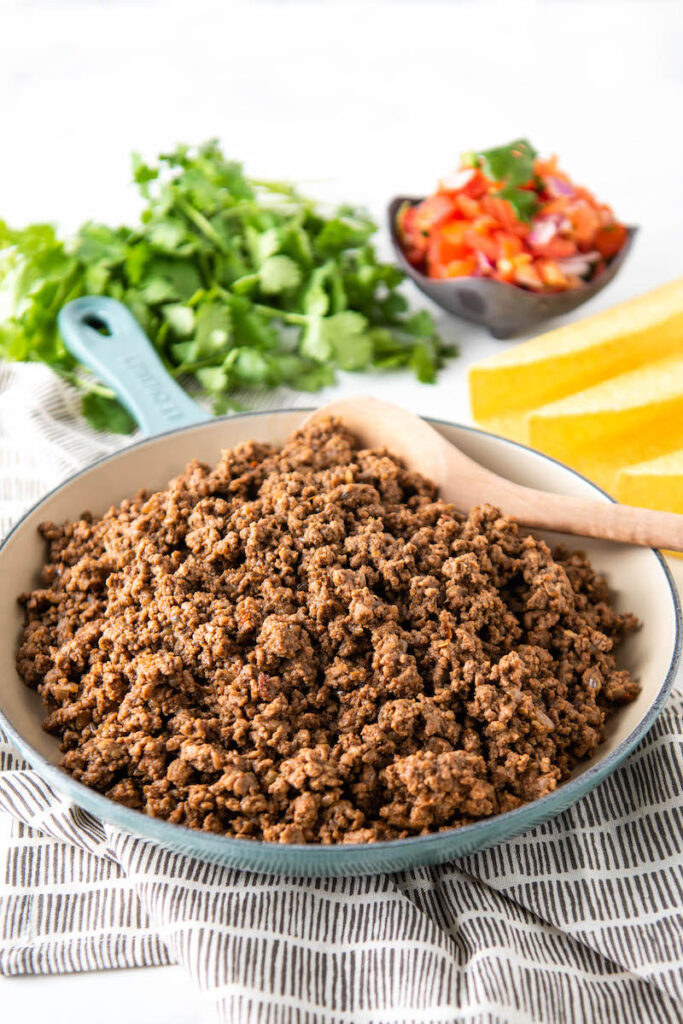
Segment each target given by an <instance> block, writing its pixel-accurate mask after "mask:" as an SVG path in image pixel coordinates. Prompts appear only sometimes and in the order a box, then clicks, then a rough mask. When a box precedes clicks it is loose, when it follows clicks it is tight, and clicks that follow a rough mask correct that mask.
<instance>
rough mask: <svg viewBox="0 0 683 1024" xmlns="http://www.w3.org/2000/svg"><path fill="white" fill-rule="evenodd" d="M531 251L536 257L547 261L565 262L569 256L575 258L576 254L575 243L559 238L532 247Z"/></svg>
mask: <svg viewBox="0 0 683 1024" xmlns="http://www.w3.org/2000/svg"><path fill="white" fill-rule="evenodd" d="M533 250H534V253H535V254H536V255H537V256H543V257H544V258H545V259H548V260H566V259H567V258H568V257H569V256H575V255H576V252H577V249H576V243H575V242H572V241H571V239H569V238H561V237H560V236H556V237H555V238H551V239H550V241H549V242H546V243H545V245H534V246H533Z"/></svg>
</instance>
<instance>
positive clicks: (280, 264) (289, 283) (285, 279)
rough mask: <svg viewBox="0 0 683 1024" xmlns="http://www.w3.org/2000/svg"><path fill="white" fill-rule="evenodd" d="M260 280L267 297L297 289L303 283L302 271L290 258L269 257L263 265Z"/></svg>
mask: <svg viewBox="0 0 683 1024" xmlns="http://www.w3.org/2000/svg"><path fill="white" fill-rule="evenodd" d="M259 280H260V282H261V290H262V291H263V292H265V294H266V295H277V293H278V292H284V291H287V289H288V288H296V286H297V285H298V284H299V282H300V281H301V271H300V270H299V267H298V266H297V265H296V263H295V262H294V260H293V259H290V257H289V256H269V257H268V259H267V260H265V261H264V262H263V263H262V264H261V268H260V270H259Z"/></svg>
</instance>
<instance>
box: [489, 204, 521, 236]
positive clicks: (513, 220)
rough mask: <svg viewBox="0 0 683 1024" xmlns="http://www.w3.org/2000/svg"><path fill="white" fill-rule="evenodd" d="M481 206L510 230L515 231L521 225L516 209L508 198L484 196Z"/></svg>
mask: <svg viewBox="0 0 683 1024" xmlns="http://www.w3.org/2000/svg"><path fill="white" fill-rule="evenodd" d="M481 206H482V209H483V210H484V212H485V213H488V214H489V215H490V216H491V217H495V219H496V220H497V221H498V223H499V224H500V225H502V227H504V228H507V229H508V230H509V231H514V230H515V229H516V228H517V227H518V226H519V221H518V220H517V217H516V216H515V211H514V210H513V209H512V206H511V205H510V203H509V202H508V201H507V199H499V198H498V196H484V198H483V199H482V201H481Z"/></svg>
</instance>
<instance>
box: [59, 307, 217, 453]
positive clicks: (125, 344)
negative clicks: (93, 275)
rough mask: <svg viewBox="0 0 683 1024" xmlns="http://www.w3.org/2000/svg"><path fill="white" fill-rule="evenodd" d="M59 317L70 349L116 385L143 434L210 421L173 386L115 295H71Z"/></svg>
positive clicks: (118, 392) (114, 387)
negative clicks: (71, 298) (70, 299)
mask: <svg viewBox="0 0 683 1024" xmlns="http://www.w3.org/2000/svg"><path fill="white" fill-rule="evenodd" d="M57 319H58V324H59V331H60V333H61V335H62V338H63V339H64V344H65V345H66V347H67V348H68V350H69V352H71V354H72V355H74V356H75V357H76V359H78V361H79V362H81V363H83V365H84V366H87V367H88V368H89V369H90V370H92V371H93V373H95V374H96V375H97V376H98V377H99V379H100V380H102V381H104V383H105V384H108V385H109V387H111V388H113V389H114V391H115V392H116V394H117V396H118V397H119V398H120V400H121V402H122V403H123V404H124V405H125V407H126V408H127V409H128V411H129V413H130V414H131V416H133V417H134V418H135V419H136V420H137V423H138V426H139V427H140V430H141V431H142V433H143V434H147V435H152V434H161V433H163V432H164V431H166V430H174V429H175V428H177V427H187V426H190V425H191V424H193V423H204V422H205V421H206V420H209V419H211V416H210V414H209V413H207V412H205V411H204V410H203V409H201V408H200V407H199V406H198V405H197V404H196V403H195V402H193V401H192V399H191V398H190V397H189V396H188V395H186V394H185V392H184V391H183V389H182V388H181V387H180V386H179V385H178V384H176V382H175V381H174V380H173V378H172V377H171V376H170V375H169V373H168V371H167V370H166V368H165V366H164V364H163V363H162V362H161V359H160V358H159V356H158V355H157V353H156V352H155V350H154V348H153V346H152V344H151V342H150V341H149V339H148V338H147V336H146V334H145V333H144V331H143V330H142V328H141V327H140V325H139V324H138V322H137V320H136V319H135V317H134V316H133V315H132V313H131V312H130V311H129V310H128V309H127V308H126V307H125V306H124V305H123V304H122V303H120V302H117V301H116V299H110V298H107V297H106V296H103V295H87V296H84V297H83V298H82V299H74V301H73V302H69V303H67V305H66V306H64V308H63V309H62V310H61V311H60V313H59V316H58V318H57Z"/></svg>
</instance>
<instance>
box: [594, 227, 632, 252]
mask: <svg viewBox="0 0 683 1024" xmlns="http://www.w3.org/2000/svg"><path fill="white" fill-rule="evenodd" d="M626 235H627V232H626V228H625V227H624V225H623V224H606V225H605V226H604V227H601V228H599V229H598V231H597V232H596V234H595V238H594V239H593V245H594V246H595V248H596V249H597V250H598V252H599V253H600V255H601V256H603V257H604V258H605V259H606V260H609V259H611V258H612V256H615V255H616V254H617V253H618V252H619V250H620V249H621V247H622V246H623V245H624V242H625V241H626Z"/></svg>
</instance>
